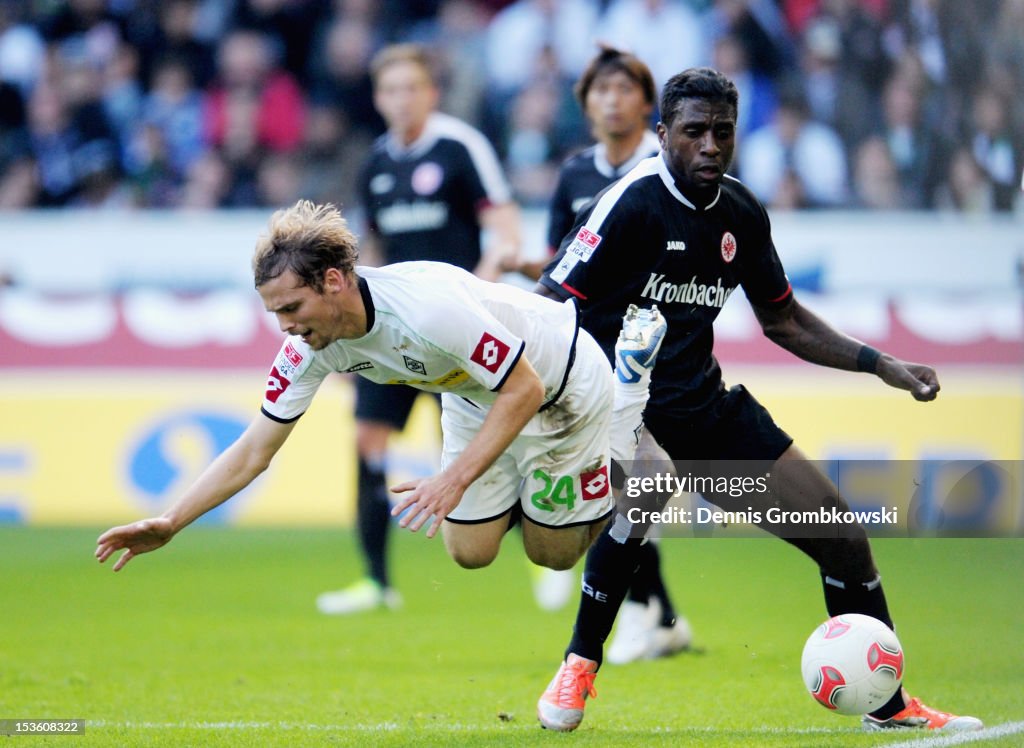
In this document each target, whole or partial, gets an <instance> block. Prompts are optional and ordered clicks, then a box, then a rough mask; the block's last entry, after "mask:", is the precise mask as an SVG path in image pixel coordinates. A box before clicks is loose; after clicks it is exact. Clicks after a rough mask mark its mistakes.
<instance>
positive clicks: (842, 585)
mask: <svg viewBox="0 0 1024 748" xmlns="http://www.w3.org/2000/svg"><path fill="white" fill-rule="evenodd" d="M821 581H822V584H823V585H824V588H825V607H826V608H827V609H828V614H829V615H830V616H837V615H840V614H841V613H862V614H864V615H866V616H871V617H872V618H877V619H878V620H879V621H881V622H882V623H884V624H885V625H886V626H888V627H889V628H891V629H893V630H895V628H896V627H895V626H893V623H892V618H890V617H889V606H888V605H887V604H886V602H885V592H884V591H883V590H882V578H881V577H875V578H874V579H872V580H871V581H870V582H853V583H849V582H843V581H842V580H839V579H833V578H832V577H829V576H827V575H825V574H822V575H821ZM904 706H906V705H905V704H904V702H903V689H902V688H897V689H896V693H894V694H893V696H892V698H891V699H889V700H888V701H887V702H885V704H883V705H882V706H881V707H879V708H878V709H876V710H875V711H873V712H871V716H872V717H876V718H877V719H889V718H890V717H892V716H893V715H894V714H896V713H897V712H900V711H902V710H903V708H904Z"/></svg>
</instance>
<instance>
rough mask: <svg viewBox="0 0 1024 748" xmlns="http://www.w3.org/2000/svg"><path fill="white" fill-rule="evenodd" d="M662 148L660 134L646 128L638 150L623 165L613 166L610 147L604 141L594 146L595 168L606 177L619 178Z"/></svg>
mask: <svg viewBox="0 0 1024 748" xmlns="http://www.w3.org/2000/svg"><path fill="white" fill-rule="evenodd" d="M660 150H661V143H659V142H658V136H657V135H655V134H654V133H653V132H651V131H650V130H644V136H643V138H641V140H640V143H639V144H638V145H637V147H636V150H635V151H633V154H632V155H631V156H630V157H629V158H627V159H626V160H625V162H623V163H622V165H621V166H612V165H611V162H609V161H608V148H607V147H606V146H605V144H604V143H598V144H597V145H596V146H594V168H595V169H597V173H598V174H600V175H601V176H602V177H604V178H605V179H618V178H619V177H621V176H622V175H623V174H625V173H626V172H628V171H630V170H631V169H632V168H633V167H634V166H636V165H637V164H639V163H640V162H641V161H643V160H644V159H645V158H647V157H648V156H653V155H654V154H656V153H657V152H658V151H660Z"/></svg>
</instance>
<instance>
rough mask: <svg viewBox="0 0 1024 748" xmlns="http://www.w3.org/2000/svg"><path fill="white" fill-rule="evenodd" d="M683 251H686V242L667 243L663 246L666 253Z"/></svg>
mask: <svg viewBox="0 0 1024 748" xmlns="http://www.w3.org/2000/svg"><path fill="white" fill-rule="evenodd" d="M684 249H686V242H668V243H667V244H665V251H666V252H671V251H672V250H676V251H677V252H682V251H683V250H684Z"/></svg>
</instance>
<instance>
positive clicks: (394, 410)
mask: <svg viewBox="0 0 1024 748" xmlns="http://www.w3.org/2000/svg"><path fill="white" fill-rule="evenodd" d="M420 394H422V391H421V390H417V389H416V388H414V387H409V386H407V385H404V384H377V383H376V382H371V381H370V380H369V379H367V378H366V377H356V420H357V421H377V422H380V423H386V424H388V425H389V426H391V427H392V428H394V429H395V431H401V430H402V429H404V428H405V424H406V421H408V420H409V414H410V413H411V412H412V406H413V404H414V403H415V402H416V397H417V396H418V395H420Z"/></svg>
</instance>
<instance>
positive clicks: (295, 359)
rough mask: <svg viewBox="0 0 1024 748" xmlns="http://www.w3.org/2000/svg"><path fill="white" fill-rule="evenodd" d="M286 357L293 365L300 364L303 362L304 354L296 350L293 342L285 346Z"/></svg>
mask: <svg viewBox="0 0 1024 748" xmlns="http://www.w3.org/2000/svg"><path fill="white" fill-rule="evenodd" d="M284 357H285V358H287V359H288V360H289V361H290V362H291V364H292V366H298V365H299V364H301V363H302V354H301V353H299V352H298V351H297V350H295V346H293V345H292V344H291V343H288V344H287V345H286V346H285V347H284Z"/></svg>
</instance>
